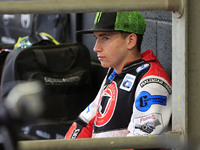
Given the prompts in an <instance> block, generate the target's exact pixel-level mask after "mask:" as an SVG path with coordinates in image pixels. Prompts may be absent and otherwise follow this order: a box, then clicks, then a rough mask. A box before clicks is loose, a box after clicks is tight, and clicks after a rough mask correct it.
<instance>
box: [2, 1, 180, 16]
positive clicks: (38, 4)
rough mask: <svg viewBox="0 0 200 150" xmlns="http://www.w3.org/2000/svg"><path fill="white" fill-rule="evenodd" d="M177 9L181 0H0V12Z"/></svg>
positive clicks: (178, 9)
mask: <svg viewBox="0 0 200 150" xmlns="http://www.w3.org/2000/svg"><path fill="white" fill-rule="evenodd" d="M117 10H118V11H124V10H140V11H144V10H145V11H150V10H151V11H153V10H163V11H178V12H180V13H181V12H182V0H117V1H113V0H45V1H44V0H43V1H36V0H34V1H0V14H31V13H82V12H96V11H117Z"/></svg>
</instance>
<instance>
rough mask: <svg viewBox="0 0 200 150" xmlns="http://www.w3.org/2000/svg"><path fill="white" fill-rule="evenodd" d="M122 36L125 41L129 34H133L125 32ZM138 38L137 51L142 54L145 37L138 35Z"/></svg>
mask: <svg viewBox="0 0 200 150" xmlns="http://www.w3.org/2000/svg"><path fill="white" fill-rule="evenodd" d="M120 33H121V36H122V38H123V39H125V38H126V37H127V36H128V35H129V34H131V33H130V32H123V31H121V32H120ZM136 36H137V43H136V46H137V49H138V51H139V52H141V45H142V40H143V35H141V34H136Z"/></svg>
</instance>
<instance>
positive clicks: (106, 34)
mask: <svg viewBox="0 0 200 150" xmlns="http://www.w3.org/2000/svg"><path fill="white" fill-rule="evenodd" d="M110 35H111V34H109V33H101V34H99V35H98V36H99V37H102V36H110ZM94 38H96V36H95V35H94Z"/></svg>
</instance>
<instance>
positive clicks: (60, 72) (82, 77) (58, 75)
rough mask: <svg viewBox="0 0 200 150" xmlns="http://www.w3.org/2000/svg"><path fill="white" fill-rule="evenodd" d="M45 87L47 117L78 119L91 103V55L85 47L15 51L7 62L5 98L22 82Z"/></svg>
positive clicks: (76, 45)
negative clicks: (32, 81)
mask: <svg viewBox="0 0 200 150" xmlns="http://www.w3.org/2000/svg"><path fill="white" fill-rule="evenodd" d="M28 80H39V81H41V82H42V83H43V84H44V88H45V94H44V101H45V104H46V110H45V114H44V116H43V117H45V118H65V119H67V120H69V119H70V120H71V119H75V118H76V117H77V116H78V114H79V113H80V112H81V111H82V110H83V109H84V108H85V107H86V106H87V105H88V104H89V103H90V100H91V98H90V97H91V93H90V92H91V86H90V84H91V75H90V56H89V51H88V49H87V48H86V47H85V46H83V45H81V44H65V45H64V44H63V45H51V46H32V47H30V48H27V49H20V50H15V51H13V52H12V53H11V54H10V55H9V57H8V58H7V61H6V63H5V68H4V72H3V77H2V84H1V99H2V100H3V101H5V98H6V96H7V94H8V93H9V91H10V90H11V89H12V87H13V85H14V84H15V83H17V82H18V81H28Z"/></svg>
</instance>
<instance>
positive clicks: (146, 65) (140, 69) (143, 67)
mask: <svg viewBox="0 0 200 150" xmlns="http://www.w3.org/2000/svg"><path fill="white" fill-rule="evenodd" d="M147 67H149V64H144V65H142V66H140V67H138V68H137V69H136V72H137V73H139V72H140V71H142V70H144V69H146V68H147Z"/></svg>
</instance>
